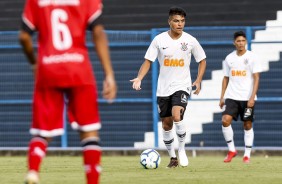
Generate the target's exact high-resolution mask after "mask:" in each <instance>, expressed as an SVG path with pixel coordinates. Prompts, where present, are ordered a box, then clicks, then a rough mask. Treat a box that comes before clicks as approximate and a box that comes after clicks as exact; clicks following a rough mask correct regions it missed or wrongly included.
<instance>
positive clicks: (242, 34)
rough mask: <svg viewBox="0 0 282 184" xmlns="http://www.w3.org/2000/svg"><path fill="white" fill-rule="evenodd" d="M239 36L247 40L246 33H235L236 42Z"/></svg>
mask: <svg viewBox="0 0 282 184" xmlns="http://www.w3.org/2000/svg"><path fill="white" fill-rule="evenodd" d="M238 36H243V37H244V38H246V33H244V31H237V32H235V33H234V36H233V38H234V40H236V38H237V37H238Z"/></svg>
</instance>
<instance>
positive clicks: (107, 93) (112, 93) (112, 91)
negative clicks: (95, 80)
mask: <svg viewBox="0 0 282 184" xmlns="http://www.w3.org/2000/svg"><path fill="white" fill-rule="evenodd" d="M102 94H103V98H104V99H106V100H108V102H109V103H112V102H113V100H114V99H115V98H116V94H117V86H116V81H115V78H114V77H113V76H107V77H106V78H105V79H104V82H103V92H102Z"/></svg>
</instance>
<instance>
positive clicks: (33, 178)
mask: <svg viewBox="0 0 282 184" xmlns="http://www.w3.org/2000/svg"><path fill="white" fill-rule="evenodd" d="M24 184H39V176H38V173H37V172H35V171H29V172H28V173H27V176H26V178H25V182H24Z"/></svg>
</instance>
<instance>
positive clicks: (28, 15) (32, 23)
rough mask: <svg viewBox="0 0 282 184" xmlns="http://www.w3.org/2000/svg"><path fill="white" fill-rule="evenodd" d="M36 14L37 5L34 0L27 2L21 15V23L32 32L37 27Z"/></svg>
mask: <svg viewBox="0 0 282 184" xmlns="http://www.w3.org/2000/svg"><path fill="white" fill-rule="evenodd" d="M37 12H38V5H37V3H36V1H35V0H27V1H26V4H25V7H24V11H23V15H22V20H23V23H24V24H25V25H26V26H27V27H28V28H29V29H30V30H32V31H34V30H35V29H36V27H37V23H38V21H37V18H38V15H37Z"/></svg>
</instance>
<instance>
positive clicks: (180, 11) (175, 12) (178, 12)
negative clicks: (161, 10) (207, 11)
mask: <svg viewBox="0 0 282 184" xmlns="http://www.w3.org/2000/svg"><path fill="white" fill-rule="evenodd" d="M168 15H169V17H170V16H173V15H181V16H183V17H186V12H185V11H184V10H183V9H182V8H180V7H171V8H170V9H169V13H168Z"/></svg>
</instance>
